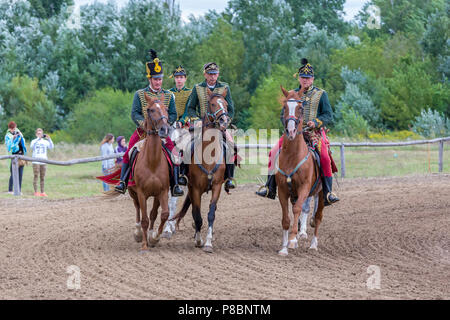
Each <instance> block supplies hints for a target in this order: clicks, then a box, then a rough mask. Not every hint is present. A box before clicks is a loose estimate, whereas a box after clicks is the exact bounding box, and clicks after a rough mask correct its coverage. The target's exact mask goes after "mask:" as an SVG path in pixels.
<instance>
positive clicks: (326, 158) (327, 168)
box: [269, 130, 332, 177]
mask: <svg viewBox="0 0 450 320" xmlns="http://www.w3.org/2000/svg"><path fill="white" fill-rule="evenodd" d="M320 134H321V143H320V147H319V152H320V165H321V167H322V172H323V175H324V176H325V177H331V176H332V170H331V159H330V154H329V148H330V142H329V141H328V138H327V136H326V134H325V132H324V131H323V130H320ZM283 137H284V136H281V138H280V140H278V143H276V144H275V146H274V147H273V148H272V149H271V150H270V152H269V174H275V160H276V157H277V155H278V153H279V152H280V149H281V146H282V145H283Z"/></svg>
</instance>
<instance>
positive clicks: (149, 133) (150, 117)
mask: <svg viewBox="0 0 450 320" xmlns="http://www.w3.org/2000/svg"><path fill="white" fill-rule="evenodd" d="M160 102H161V100H155V103H160ZM147 116H148V117H149V119H150V121H151V122H152V126H153V130H147V134H148V135H159V133H158V129H157V128H156V125H158V122H159V121H161V120H163V119H167V117H166V116H165V115H162V116H161V117H159V118H158V119H153V116H152V114H151V112H150V109H147Z"/></svg>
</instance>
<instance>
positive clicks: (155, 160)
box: [145, 134, 162, 169]
mask: <svg viewBox="0 0 450 320" xmlns="http://www.w3.org/2000/svg"><path fill="white" fill-rule="evenodd" d="M145 153H146V159H147V163H148V164H149V167H150V168H151V169H153V168H155V167H157V166H158V165H159V163H160V162H161V153H162V146H161V139H160V138H159V136H158V135H155V134H151V135H147V138H146V142H145Z"/></svg>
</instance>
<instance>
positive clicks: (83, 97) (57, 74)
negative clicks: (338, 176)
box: [0, 0, 450, 142]
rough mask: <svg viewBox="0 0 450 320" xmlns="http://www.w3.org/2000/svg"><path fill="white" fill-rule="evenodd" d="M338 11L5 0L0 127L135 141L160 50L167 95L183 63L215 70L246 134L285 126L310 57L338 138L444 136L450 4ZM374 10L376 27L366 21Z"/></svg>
mask: <svg viewBox="0 0 450 320" xmlns="http://www.w3.org/2000/svg"><path fill="white" fill-rule="evenodd" d="M344 3H345V0H305V1H296V0H264V1H256V0H230V1H229V2H228V6H227V8H226V10H225V11H224V12H221V13H217V12H216V11H214V10H210V11H209V12H208V13H207V14H206V15H204V16H202V17H200V18H195V17H193V16H191V17H190V18H189V21H187V22H185V21H183V20H182V19H181V11H180V9H179V6H178V5H177V2H175V1H173V0H172V1H169V0H166V1H155V0H130V1H129V2H128V3H127V4H126V5H125V6H123V7H122V8H120V9H119V8H118V7H117V6H116V5H115V4H114V3H113V2H110V3H107V4H103V3H98V2H96V3H93V4H91V5H85V6H82V7H81V10H80V13H81V14H80V17H79V20H77V21H73V14H72V12H71V10H70V8H71V5H73V2H72V0H57V1H49V0H29V1H26V0H17V1H14V2H10V1H5V0H0V125H1V127H3V128H6V123H7V121H9V120H11V119H14V120H15V121H16V122H17V123H18V124H19V126H20V128H21V129H22V132H24V133H25V135H26V137H27V136H28V137H32V136H33V133H34V130H35V128H37V127H43V128H44V130H46V131H47V132H55V134H56V135H57V136H58V137H59V138H60V139H61V140H67V141H73V142H84V141H98V140H99V139H101V137H102V136H103V135H104V134H105V133H106V132H115V133H120V134H122V135H123V134H125V135H126V134H128V135H129V134H131V132H132V130H133V123H132V122H131V120H130V117H129V114H130V108H131V102H132V95H133V93H134V92H135V91H136V90H137V89H139V88H143V87H145V86H146V85H147V79H146V77H145V66H144V63H145V61H147V59H148V58H149V57H148V56H147V53H148V50H149V49H150V48H154V49H155V50H157V51H158V54H159V56H160V57H161V58H162V60H163V63H164V68H165V74H166V79H165V80H164V84H163V86H164V87H165V88H170V87H172V86H174V83H173V81H172V80H171V79H169V78H168V77H167V75H168V74H169V73H170V72H171V71H172V70H173V68H174V67H175V66H177V65H179V64H182V65H183V66H184V67H185V68H186V70H187V72H188V81H187V84H188V86H192V85H193V84H194V83H196V82H200V81H201V80H202V66H203V64H204V63H206V62H209V61H215V62H216V63H218V64H219V66H220V68H221V75H220V80H222V81H225V82H228V83H229V84H230V87H231V90H232V94H233V100H234V102H235V106H236V116H235V119H234V123H235V124H236V125H237V126H238V127H239V128H242V129H248V128H254V129H257V128H280V125H281V124H280V122H279V110H280V108H281V106H280V104H279V101H278V100H279V95H280V90H279V85H280V84H282V85H283V86H285V87H287V88H294V87H297V86H298V81H297V80H296V78H294V76H293V75H294V73H295V72H296V71H297V69H298V67H299V66H300V59H301V58H302V57H307V58H308V59H309V61H310V62H311V64H312V65H313V66H314V67H315V74H316V80H315V85H317V86H319V87H321V88H323V89H325V90H326V91H327V92H328V94H329V98H330V102H331V105H332V107H333V110H334V115H335V121H334V123H333V125H332V126H331V129H332V131H333V132H334V133H336V134H341V135H347V136H355V135H359V136H367V135H368V133H369V132H383V131H386V130H414V131H415V132H417V133H418V134H421V135H423V136H433V135H434V136H436V135H444V134H450V121H449V120H448V119H449V118H450V107H449V105H450V103H449V100H450V97H449V96H450V94H449V92H450V91H449V83H448V76H449V62H450V60H449V56H450V54H449V45H450V40H449V30H450V26H449V10H450V5H449V3H448V1H445V0H431V1H421V0H408V1H407V0H396V1H391V0H371V1H368V2H367V3H366V4H365V6H364V8H363V9H362V10H361V12H360V13H359V14H358V16H357V17H356V18H355V19H354V20H352V21H350V22H346V21H345V20H344V19H343V15H344V12H343V6H344ZM373 5H375V6H377V8H379V9H380V10H379V12H380V18H381V24H380V25H379V28H373V26H372V25H370V24H369V23H368V21H369V20H370V19H371V17H370V12H369V10H368V9H369V8H370V6H373ZM5 130H6V129H5Z"/></svg>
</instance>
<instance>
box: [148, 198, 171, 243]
mask: <svg viewBox="0 0 450 320" xmlns="http://www.w3.org/2000/svg"><path fill="white" fill-rule="evenodd" d="M168 194H169V191H163V192H161V195H160V196H159V204H160V205H161V223H160V224H159V228H158V233H157V234H156V236H154V238H153V239H152V242H153V243H154V244H155V245H156V243H158V242H159V238H160V236H161V234H162V232H163V229H164V225H165V224H166V221H167V219H169V196H168Z"/></svg>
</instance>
